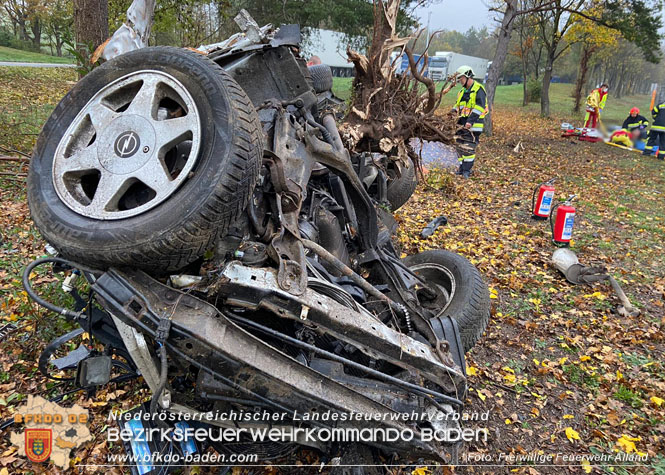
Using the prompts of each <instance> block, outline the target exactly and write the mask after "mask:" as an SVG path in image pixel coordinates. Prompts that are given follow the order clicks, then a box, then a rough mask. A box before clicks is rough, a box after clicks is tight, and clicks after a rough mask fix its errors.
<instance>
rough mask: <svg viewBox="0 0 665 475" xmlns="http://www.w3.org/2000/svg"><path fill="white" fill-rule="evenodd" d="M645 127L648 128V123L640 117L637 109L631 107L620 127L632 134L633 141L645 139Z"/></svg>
mask: <svg viewBox="0 0 665 475" xmlns="http://www.w3.org/2000/svg"><path fill="white" fill-rule="evenodd" d="M647 127H649V121H648V120H647V119H646V118H645V117H643V116H641V115H640V110H639V109H638V108H637V107H633V108H632V109H631V110H630V115H629V116H628V117H626V120H624V121H623V125H622V126H621V128H622V129H626V130H627V131H628V132H632V135H633V139H636V138H640V139H645V138H647ZM635 131H637V132H635Z"/></svg>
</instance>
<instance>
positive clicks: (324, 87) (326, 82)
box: [307, 64, 333, 94]
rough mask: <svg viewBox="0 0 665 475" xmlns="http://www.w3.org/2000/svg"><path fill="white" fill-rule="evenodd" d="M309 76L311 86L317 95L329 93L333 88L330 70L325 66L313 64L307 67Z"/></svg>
mask: <svg viewBox="0 0 665 475" xmlns="http://www.w3.org/2000/svg"><path fill="white" fill-rule="evenodd" d="M307 69H309V74H310V75H311V76H312V86H313V87H314V91H316V93H317V94H319V93H321V92H326V91H331V90H332V87H333V75H332V69H330V66H328V65H327V64H315V65H314V66H309V67H308V68H307Z"/></svg>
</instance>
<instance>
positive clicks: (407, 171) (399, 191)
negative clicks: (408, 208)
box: [387, 163, 418, 211]
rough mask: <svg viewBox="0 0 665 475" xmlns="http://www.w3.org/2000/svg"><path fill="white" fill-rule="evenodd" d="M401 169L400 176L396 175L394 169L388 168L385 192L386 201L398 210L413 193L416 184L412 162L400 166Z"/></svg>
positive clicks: (393, 208)
mask: <svg viewBox="0 0 665 475" xmlns="http://www.w3.org/2000/svg"><path fill="white" fill-rule="evenodd" d="M393 166H395V165H393ZM401 169H402V175H401V176H400V177H397V173H396V172H395V171H394V170H391V169H388V178H389V181H388V190H387V193H388V201H389V202H390V207H391V209H392V210H393V211H396V210H398V209H399V208H401V207H402V206H403V205H404V204H405V203H406V202H407V201H409V198H411V195H413V192H414V191H416V187H417V186H418V180H417V179H416V167H415V166H414V164H413V163H409V168H406V167H405V166H402V167H401Z"/></svg>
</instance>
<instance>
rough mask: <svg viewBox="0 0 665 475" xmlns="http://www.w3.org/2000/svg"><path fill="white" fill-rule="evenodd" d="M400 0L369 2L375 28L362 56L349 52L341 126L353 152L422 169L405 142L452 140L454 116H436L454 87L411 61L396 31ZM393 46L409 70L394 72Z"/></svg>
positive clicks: (449, 142)
mask: <svg viewBox="0 0 665 475" xmlns="http://www.w3.org/2000/svg"><path fill="white" fill-rule="evenodd" d="M399 4H400V2H399V0H374V32H373V36H372V42H371V44H370V48H369V51H368V52H367V55H363V54H360V53H358V52H356V51H351V50H348V51H347V54H348V57H349V59H350V60H351V61H352V62H353V64H354V65H355V69H356V76H355V78H354V80H353V95H352V99H351V107H350V111H349V114H348V115H347V117H346V119H345V120H344V122H343V124H342V125H341V132H342V137H343V139H344V140H345V142H346V146H347V147H348V148H349V149H350V150H352V151H355V152H359V153H360V152H381V153H385V154H387V155H388V156H390V157H391V158H393V159H394V160H406V159H407V158H408V157H410V158H411V159H412V160H413V161H414V163H415V164H416V167H417V168H418V169H419V170H421V171H422V168H421V164H420V159H419V157H418V155H417V154H416V153H415V152H414V150H413V149H412V147H411V146H410V145H409V140H410V139H412V138H419V139H423V140H431V141H439V142H443V143H446V144H452V143H454V139H453V136H454V134H455V130H456V127H455V119H456V117H453V115H452V114H437V110H438V107H439V104H440V103H441V98H442V97H443V95H444V94H445V93H447V92H448V91H450V89H451V88H452V86H454V84H455V82H454V78H453V79H452V82H449V83H447V84H444V87H443V89H442V90H441V91H440V92H438V93H437V91H436V85H435V83H434V81H432V80H431V79H430V78H428V77H425V76H424V74H423V70H424V65H425V64H426V62H427V52H425V54H424V56H425V61H424V62H422V63H421V64H420V66H419V65H418V64H417V63H416V60H415V59H414V57H413V54H412V52H411V50H410V49H409V48H408V46H407V44H408V42H409V40H411V39H412V38H411V37H406V38H400V37H399V36H397V35H396V33H395V25H396V21H397V14H398V12H399ZM397 48H401V51H402V52H403V53H404V54H406V55H407V57H408V60H409V70H408V71H406V72H404V73H402V74H400V75H397V74H396V72H395V70H396V68H395V64H394V62H391V58H390V56H391V53H392V52H393V51H394V50H396V49H397Z"/></svg>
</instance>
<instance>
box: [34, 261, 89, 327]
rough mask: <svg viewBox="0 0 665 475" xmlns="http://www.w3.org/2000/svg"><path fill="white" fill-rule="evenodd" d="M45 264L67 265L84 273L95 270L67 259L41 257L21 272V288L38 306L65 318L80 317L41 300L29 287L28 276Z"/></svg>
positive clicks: (79, 313) (75, 313) (77, 313)
mask: <svg viewBox="0 0 665 475" xmlns="http://www.w3.org/2000/svg"><path fill="white" fill-rule="evenodd" d="M47 262H52V263H55V264H63V265H67V266H70V267H73V268H77V269H80V270H82V271H84V272H92V273H94V272H95V270H93V269H90V268H89V267H85V266H82V265H80V264H77V263H75V262H72V261H68V260H67V259H61V258H60V257H42V258H41V259H37V260H36V261H33V262H31V263H30V264H28V265H27V267H26V268H25V270H24V271H23V288H24V289H25V291H26V292H27V293H28V295H29V296H30V298H32V300H34V301H35V303H37V304H38V305H41V306H42V307H44V308H46V309H48V310H50V311H52V312H55V313H57V314H59V315H63V316H65V317H67V318H73V319H78V318H79V317H80V316H81V312H74V311H72V310H68V309H66V308H62V307H58V306H57V305H55V304H52V303H51V302H48V301H47V300H44V299H43V298H41V297H40V296H39V295H37V293H36V292H35V291H34V290H33V288H32V285H30V274H31V273H32V271H33V270H34V269H35V268H36V267H38V266H40V265H42V264H45V263H47Z"/></svg>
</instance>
